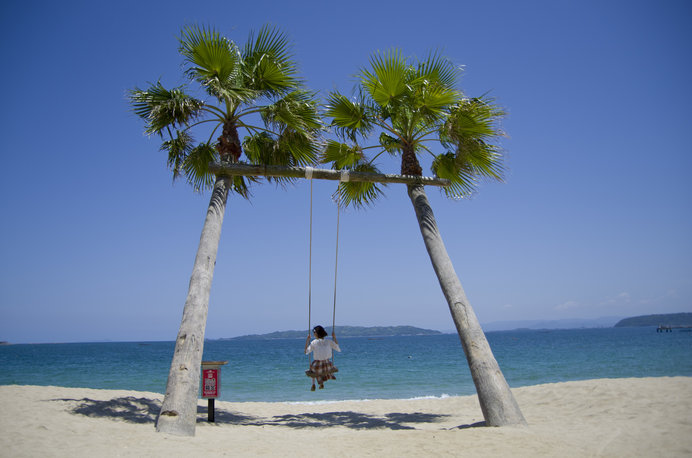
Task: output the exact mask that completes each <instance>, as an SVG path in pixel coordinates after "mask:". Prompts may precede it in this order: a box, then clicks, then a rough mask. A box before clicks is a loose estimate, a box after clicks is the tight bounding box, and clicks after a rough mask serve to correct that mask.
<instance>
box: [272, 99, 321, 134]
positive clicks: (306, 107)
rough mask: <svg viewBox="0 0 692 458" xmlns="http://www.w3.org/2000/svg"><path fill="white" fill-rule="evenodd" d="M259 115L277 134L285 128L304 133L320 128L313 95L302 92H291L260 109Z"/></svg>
mask: <svg viewBox="0 0 692 458" xmlns="http://www.w3.org/2000/svg"><path fill="white" fill-rule="evenodd" d="M260 114H261V115H262V119H263V121H264V123H265V125H266V126H267V127H271V128H272V129H274V130H275V131H277V132H280V131H281V130H282V129H284V128H287V127H288V128H290V129H294V130H300V131H305V132H317V131H319V130H320V129H321V128H322V120H321V118H320V115H319V112H318V111H317V101H316V100H315V98H314V94H313V93H310V92H307V91H303V90H296V91H291V92H289V93H288V94H286V95H285V96H283V97H282V98H280V99H279V100H277V101H276V102H274V103H272V104H270V105H267V106H264V107H262V109H261V110H260Z"/></svg>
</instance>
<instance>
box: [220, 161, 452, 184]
mask: <svg viewBox="0 0 692 458" xmlns="http://www.w3.org/2000/svg"><path fill="white" fill-rule="evenodd" d="M209 171H210V172H212V173H214V174H215V175H226V176H233V175H242V176H266V177H285V178H315V179H319V180H338V181H354V182H368V183H403V184H422V185H425V186H449V185H450V184H451V182H450V181H449V180H447V179H444V178H436V177H423V176H414V175H392V174H384V173H367V172H354V171H346V170H332V169H317V168H311V167H283V166H278V165H250V164H243V163H238V162H236V163H233V164H221V163H218V162H214V163H212V164H209Z"/></svg>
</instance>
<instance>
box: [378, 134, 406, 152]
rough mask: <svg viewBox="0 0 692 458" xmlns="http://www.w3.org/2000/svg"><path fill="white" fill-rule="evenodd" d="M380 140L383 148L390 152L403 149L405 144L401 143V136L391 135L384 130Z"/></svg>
mask: <svg viewBox="0 0 692 458" xmlns="http://www.w3.org/2000/svg"><path fill="white" fill-rule="evenodd" d="M379 140H380V145H381V146H382V148H384V150H385V151H387V152H388V153H389V154H396V153H398V152H400V151H402V147H403V145H402V144H401V139H399V138H396V137H392V136H391V135H388V134H386V133H384V132H382V133H381V134H380V138H379Z"/></svg>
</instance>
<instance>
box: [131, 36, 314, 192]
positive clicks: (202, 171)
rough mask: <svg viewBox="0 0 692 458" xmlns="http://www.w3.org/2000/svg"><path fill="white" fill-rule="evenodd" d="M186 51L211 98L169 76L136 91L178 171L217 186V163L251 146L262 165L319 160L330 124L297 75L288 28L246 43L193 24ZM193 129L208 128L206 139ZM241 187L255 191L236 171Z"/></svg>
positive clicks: (150, 130)
mask: <svg viewBox="0 0 692 458" xmlns="http://www.w3.org/2000/svg"><path fill="white" fill-rule="evenodd" d="M179 51H180V54H181V55H182V56H183V63H184V71H185V74H186V76H187V77H188V78H189V79H190V81H192V82H195V83H197V84H198V85H199V87H200V88H201V89H202V90H203V93H204V95H203V97H200V98H197V97H195V96H193V95H190V94H189V93H188V92H186V91H187V90H188V88H187V87H178V88H174V89H170V90H169V89H166V88H165V87H164V86H163V85H162V84H161V82H157V83H155V84H151V85H150V86H149V87H148V88H146V89H139V88H135V89H134V90H132V91H130V93H129V98H130V103H131V106H132V109H133V111H134V112H135V114H137V115H138V116H139V117H141V118H142V119H143V120H144V121H145V133H147V134H149V135H151V134H156V135H159V136H161V137H162V139H163V140H164V141H163V143H162V145H161V149H162V150H164V151H166V152H167V153H168V165H169V167H170V168H171V169H172V170H173V176H174V178H177V177H179V176H184V177H185V178H186V179H187V181H188V182H189V183H190V184H192V185H193V186H194V187H195V189H198V190H201V189H206V188H209V187H211V186H212V185H213V182H214V176H213V175H211V174H210V173H209V172H208V164H209V162H212V161H218V160H221V161H230V162H235V161H237V160H238V159H239V158H240V156H241V155H242V154H243V152H245V153H246V157H247V159H248V161H250V162H251V163H256V164H267V165H307V164H312V163H314V162H315V160H316V158H317V156H318V154H319V149H318V148H319V147H318V142H317V139H318V135H319V132H320V131H321V129H322V123H321V120H320V117H319V114H318V110H317V102H316V100H315V98H314V94H312V93H309V92H307V91H306V90H305V89H304V88H303V87H302V84H301V82H300V81H299V80H298V79H297V70H296V64H295V62H294V61H293V58H292V56H291V54H290V46H289V41H288V39H287V37H286V36H285V35H284V34H283V33H281V32H280V31H278V30H276V29H273V28H271V27H268V26H265V27H262V28H261V29H260V31H259V32H258V33H257V34H254V33H251V34H250V36H249V39H248V41H247V43H246V44H245V46H243V48H242V49H241V48H240V47H239V46H238V45H236V44H235V43H234V42H233V41H231V40H229V39H228V38H226V37H224V36H222V35H221V34H219V33H218V32H217V31H215V30H213V29H211V28H205V27H198V26H192V27H186V28H184V29H183V30H182V32H181V36H180V46H179ZM193 130H194V131H195V133H197V134H198V133H202V141H200V142H198V141H196V140H195V138H194V136H193ZM242 132H244V133H245V136H244V137H243V139H242V140H241V138H240V133H242ZM216 136H218V138H215V137H216ZM234 190H235V191H236V192H238V193H240V194H241V195H244V196H247V195H248V193H247V183H246V181H245V179H243V178H240V177H236V179H235V180H234Z"/></svg>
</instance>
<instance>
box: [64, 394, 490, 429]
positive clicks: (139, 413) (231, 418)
mask: <svg viewBox="0 0 692 458" xmlns="http://www.w3.org/2000/svg"><path fill="white" fill-rule="evenodd" d="M53 401H64V402H71V403H75V404H76V405H75V406H74V407H72V408H71V410H70V411H71V413H72V414H75V415H84V416H87V417H91V418H110V419H114V420H121V421H126V422H129V423H137V424H145V423H151V424H154V422H155V421H156V417H157V415H158V413H159V410H160V409H161V402H160V401H158V400H154V399H148V398H136V397H133V396H128V397H120V398H113V399H109V400H107V401H101V400H96V399H89V398H82V399H53ZM197 413H198V418H197V422H199V423H203V422H206V421H207V413H208V411H207V407H206V406H198V408H197ZM214 416H215V420H216V423H217V424H228V425H237V426H286V427H289V428H325V427H330V426H345V427H347V428H351V429H391V430H402V429H416V428H415V427H414V426H412V425H415V424H423V423H435V422H437V421H440V420H441V419H442V418H444V417H446V415H437V414H428V413H421V412H414V413H396V412H393V413H387V414H385V415H383V416H376V415H371V414H366V413H361V412H352V411H344V412H323V413H310V412H308V413H301V414H288V415H277V416H274V417H267V418H262V417H254V416H250V415H243V414H240V413H234V412H229V411H227V410H223V409H219V408H218V407H217V408H216V409H215V414H214ZM483 425H484V423H480V424H479V423H475V424H473V425H462V426H459V428H461V429H463V428H472V427H476V426H483Z"/></svg>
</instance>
